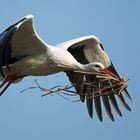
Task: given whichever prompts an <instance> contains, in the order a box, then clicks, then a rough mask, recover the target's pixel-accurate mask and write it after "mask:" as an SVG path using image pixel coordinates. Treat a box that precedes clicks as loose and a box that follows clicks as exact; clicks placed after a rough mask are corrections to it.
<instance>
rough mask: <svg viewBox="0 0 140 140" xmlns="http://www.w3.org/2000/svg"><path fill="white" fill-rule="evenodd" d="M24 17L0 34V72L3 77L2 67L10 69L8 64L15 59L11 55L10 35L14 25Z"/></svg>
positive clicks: (12, 32)
mask: <svg viewBox="0 0 140 140" xmlns="http://www.w3.org/2000/svg"><path fill="white" fill-rule="evenodd" d="M25 19H26V18H23V19H21V20H20V21H18V22H16V23H15V24H13V25H12V26H10V27H8V28H7V29H6V30H5V31H4V32H2V33H1V34H0V72H1V75H2V76H3V77H4V72H3V69H2V67H3V66H6V67H7V69H8V70H10V69H9V67H8V66H9V65H10V64H12V63H14V62H15V61H16V58H12V57H11V44H10V41H11V37H12V35H13V34H14V32H15V31H16V29H17V27H16V25H18V24H19V23H20V22H22V21H24V20H25Z"/></svg>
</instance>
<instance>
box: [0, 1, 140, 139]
mask: <svg viewBox="0 0 140 140" xmlns="http://www.w3.org/2000/svg"><path fill="white" fill-rule="evenodd" d="M139 7H140V2H139V0H133V1H132V0H117V1H116V0H69V1H66V0H59V1H56V0H28V1H23V0H12V1H8V0H4V1H2V0H1V4H0V13H1V14H0V32H2V31H3V30H4V29H5V28H7V27H8V26H9V25H11V24H13V23H14V22H15V21H17V20H18V19H20V18H21V17H23V16H25V15H27V14H33V15H34V16H35V28H36V30H37V33H38V34H39V36H40V37H41V38H42V39H43V40H44V41H46V42H47V43H49V44H52V45H54V44H57V43H60V42H63V41H65V40H69V39H72V38H75V37H80V36H85V35H91V34H94V35H96V36H98V37H99V38H100V40H101V41H102V44H103V46H104V48H105V50H106V51H107V53H108V54H109V56H110V57H111V59H112V61H113V63H114V65H115V67H116V69H117V70H118V71H119V73H121V74H125V76H126V77H127V78H129V79H130V81H129V83H128V86H129V88H128V89H129V91H130V94H131V96H132V98H133V100H132V101H129V100H128V103H129V105H130V106H131V109H132V112H131V113H130V112H128V111H127V110H125V109H124V107H123V106H122V105H121V104H120V106H121V110H122V112H123V117H119V116H118V115H117V114H116V112H113V113H114V115H115V122H114V123H113V122H111V121H110V120H109V118H108V116H107V115H106V113H105V110H104V111H103V115H104V120H103V122H100V121H99V120H98V119H97V116H96V113H94V118H93V119H90V118H89V117H88V114H87V111H86V106H85V104H83V103H77V104H72V103H69V102H67V101H66V100H64V99H62V98H61V97H59V96H57V95H56V96H47V97H44V98H41V97H40V95H41V92H40V91H39V90H30V91H26V92H25V93H23V94H19V93H20V91H21V90H23V89H24V88H26V87H29V86H34V85H35V82H34V79H37V80H38V82H39V83H40V84H41V85H42V86H46V87H52V86H54V85H58V84H61V85H65V84H67V83H68V80H67V77H66V76H65V74H63V73H59V74H55V75H51V76H48V77H28V78H25V79H24V80H23V81H22V82H20V83H18V84H16V85H12V86H11V87H10V88H9V89H8V90H7V92H6V93H5V94H4V95H3V96H2V97H0V112H1V113H0V139H3V140H19V139H20V140H25V139H26V140H28V139H30V140H38V139H39V140H47V139H51V140H55V139H60V140H65V139H66V140H71V139H73V140H78V139H80V140H85V139H87V140H92V139H98V140H102V139H104V140H106V139H107V140H110V139H113V140H118V139H127V140H131V139H137V138H139V130H140V121H139V118H140V108H139V106H140V93H139V87H138V86H139V77H140V76H139V72H140V63H139V61H140V55H139V53H140V47H139V37H140V27H139V26H140V16H139V13H140V8H139Z"/></svg>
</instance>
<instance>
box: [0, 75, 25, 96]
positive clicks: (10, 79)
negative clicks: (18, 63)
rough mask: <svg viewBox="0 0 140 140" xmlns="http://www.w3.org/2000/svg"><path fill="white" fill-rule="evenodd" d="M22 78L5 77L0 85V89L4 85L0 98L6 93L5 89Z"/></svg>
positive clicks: (15, 76)
mask: <svg viewBox="0 0 140 140" xmlns="http://www.w3.org/2000/svg"><path fill="white" fill-rule="evenodd" d="M22 77H24V76H18V75H17V74H11V75H8V76H6V77H5V79H4V81H3V82H2V83H1V85H0V89H1V88H2V87H3V86H4V85H5V84H6V83H7V84H6V86H5V87H4V88H3V90H2V91H1V92H0V96H1V95H2V94H3V93H4V92H5V91H6V89H7V88H8V87H9V86H10V85H11V84H12V83H13V82H14V81H16V80H17V79H19V78H22Z"/></svg>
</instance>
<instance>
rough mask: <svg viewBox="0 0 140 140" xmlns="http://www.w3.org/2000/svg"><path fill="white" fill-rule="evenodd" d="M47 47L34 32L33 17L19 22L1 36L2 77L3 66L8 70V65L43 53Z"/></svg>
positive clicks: (0, 69) (0, 59) (0, 60)
mask: <svg viewBox="0 0 140 140" xmlns="http://www.w3.org/2000/svg"><path fill="white" fill-rule="evenodd" d="M46 46H47V45H46V44H45V43H44V42H43V41H42V40H41V39H40V38H39V37H38V35H37V34H36V32H35V30H34V25H33V16H32V15H28V16H26V17H24V18H22V19H21V20H19V21H17V22H16V23H15V24H13V25H11V26H10V27H9V28H7V29H6V30H5V31H4V32H2V33H1V34H0V72H1V75H2V76H3V77H4V74H3V70H2V67H3V66H7V68H8V65H10V64H13V63H14V62H16V61H18V60H19V59H22V58H23V57H25V56H28V55H34V54H36V53H40V52H43V51H45V50H46ZM8 69H9V68H8Z"/></svg>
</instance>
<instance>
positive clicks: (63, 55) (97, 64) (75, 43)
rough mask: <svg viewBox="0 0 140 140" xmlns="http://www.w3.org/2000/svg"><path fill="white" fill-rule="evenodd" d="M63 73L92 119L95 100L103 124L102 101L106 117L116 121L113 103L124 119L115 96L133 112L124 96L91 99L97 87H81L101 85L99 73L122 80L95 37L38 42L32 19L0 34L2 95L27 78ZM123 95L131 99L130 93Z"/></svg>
mask: <svg viewBox="0 0 140 140" xmlns="http://www.w3.org/2000/svg"><path fill="white" fill-rule="evenodd" d="M60 71H64V72H65V73H66V74H67V76H68V77H69V80H70V82H71V83H72V84H73V85H74V87H75V89H76V91H77V94H79V95H80V99H81V101H82V102H84V100H85V99H86V100H87V109H88V113H89V115H90V117H91V118H92V117H93V100H94V104H95V109H96V112H97V115H98V118H99V119H100V120H101V121H102V108H101V98H102V101H103V104H104V106H105V109H106V111H107V114H108V115H109V117H110V118H111V120H113V121H114V117H113V113H112V109H111V105H110V102H111V104H112V105H113V107H114V108H115V110H116V111H117V113H118V114H119V115H120V116H122V113H121V111H120V109H119V107H118V104H117V101H116V99H115V96H118V97H119V99H120V100H121V102H122V104H123V105H124V107H125V108H126V109H128V110H129V111H131V109H130V107H129V106H128V104H127V103H126V101H125V99H124V97H123V95H122V94H119V95H115V93H113V94H109V95H105V96H102V97H99V96H98V97H95V98H94V99H92V98H88V97H91V96H93V95H94V87H92V88H91V87H89V86H87V85H82V86H81V84H82V83H83V81H87V82H89V83H90V82H93V81H94V82H96V83H97V85H98V79H97V78H96V73H100V72H104V73H108V74H110V75H111V76H118V77H119V75H118V73H117V72H116V70H115V68H114V66H113V64H112V62H111V61H110V59H109V57H108V55H107V54H106V53H105V51H104V49H103V46H102V45H101V42H100V40H99V39H98V38H97V37H96V36H93V35H92V36H85V37H80V38H77V39H74V40H70V41H67V42H64V43H61V44H58V45H56V46H55V47H54V46H51V45H48V44H46V43H45V42H44V41H43V40H41V39H40V38H39V36H38V35H37V33H36V31H35V29H34V25H33V16H32V15H28V16H26V17H24V18H22V19H21V20H19V21H18V22H16V23H15V24H13V25H11V26H10V27H9V28H7V29H6V30H5V31H4V32H2V33H1V34H0V73H1V74H0V80H3V79H4V80H3V82H2V83H1V85H0V89H1V92H0V95H2V94H3V93H4V92H5V90H6V89H7V88H8V87H9V86H10V85H11V84H12V83H14V82H17V81H18V82H19V81H20V80H22V78H24V77H26V76H47V75H49V74H53V73H57V72H60ZM4 86H5V87H4ZM124 91H125V94H126V95H127V96H128V97H129V98H130V99H131V97H130V95H129V93H128V92H127V90H126V89H125V90H124ZM112 92H113V90H112Z"/></svg>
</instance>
